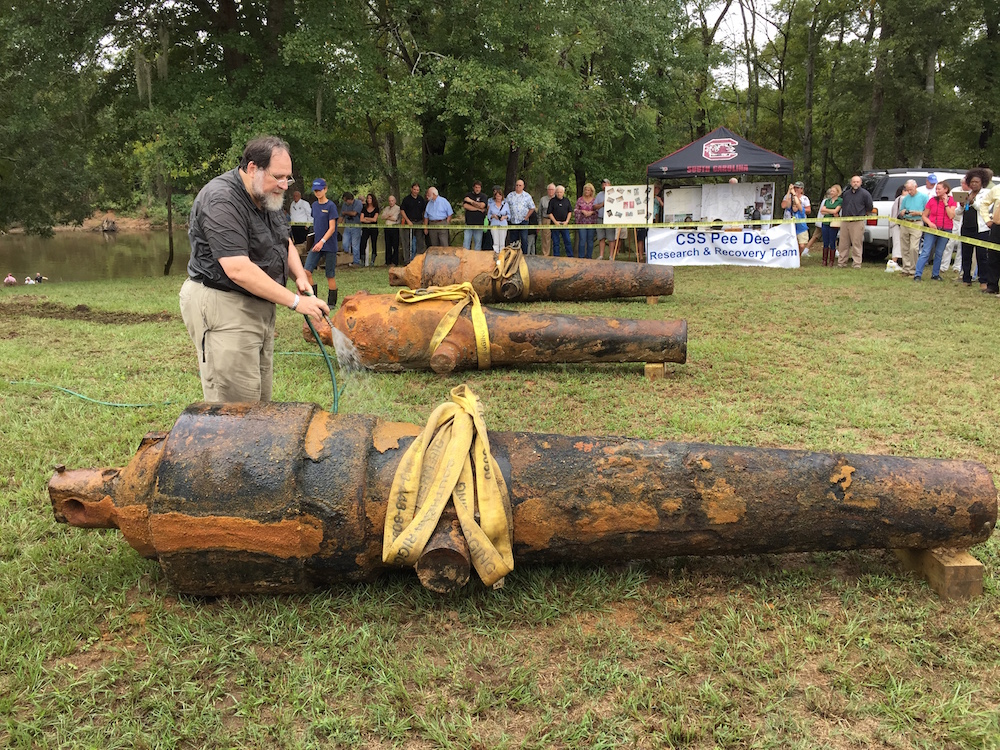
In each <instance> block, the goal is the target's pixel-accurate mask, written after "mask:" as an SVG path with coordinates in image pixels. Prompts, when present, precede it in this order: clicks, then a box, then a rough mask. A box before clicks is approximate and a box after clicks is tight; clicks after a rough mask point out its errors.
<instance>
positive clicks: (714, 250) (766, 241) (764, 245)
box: [646, 224, 799, 268]
mask: <svg viewBox="0 0 1000 750" xmlns="http://www.w3.org/2000/svg"><path fill="white" fill-rule="evenodd" d="M646 257H647V258H648V262H650V263H656V264H658V265H662V266H711V265H717V264H720V263H729V264H733V265H738V266H766V267H770V268H798V267H799V244H798V242H796V240H795V225H794V224H781V225H779V226H776V227H771V228H769V229H739V230H733V231H728V232H727V231H724V230H722V229H709V228H698V229H692V230H686V229H680V230H678V229H650V230H649V236H648V237H647V238H646Z"/></svg>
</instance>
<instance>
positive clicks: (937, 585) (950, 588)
mask: <svg viewBox="0 0 1000 750" xmlns="http://www.w3.org/2000/svg"><path fill="white" fill-rule="evenodd" d="M895 553H896V557H898V558H899V559H900V560H901V561H902V563H903V565H904V567H906V568H907V569H908V570H912V571H914V572H915V573H919V574H920V575H921V576H923V577H924V578H925V579H927V583H928V584H929V585H930V587H931V588H932V589H934V591H935V592H936V593H937V595H938V596H940V597H941V598H942V599H972V598H974V597H977V596H982V595H983V564H982V563H981V562H979V560H977V559H976V558H974V557H973V556H972V555H970V554H969V553H968V552H967V551H966V550H964V549H897V550H895Z"/></svg>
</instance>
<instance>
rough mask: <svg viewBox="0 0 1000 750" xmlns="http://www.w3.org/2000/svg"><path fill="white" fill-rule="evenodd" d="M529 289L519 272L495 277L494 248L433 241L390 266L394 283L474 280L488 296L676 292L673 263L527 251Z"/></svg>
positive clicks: (569, 297)
mask: <svg viewBox="0 0 1000 750" xmlns="http://www.w3.org/2000/svg"><path fill="white" fill-rule="evenodd" d="M524 262H525V264H526V266H527V269H528V284H527V293H525V284H524V279H522V278H521V274H520V272H517V273H515V274H514V275H513V276H511V277H510V278H508V279H498V278H493V277H492V275H491V274H492V273H493V269H494V268H496V260H495V259H494V255H493V253H491V252H483V251H480V250H463V249H462V248H457V247H431V248H428V249H427V252H425V253H422V254H420V255H418V256H417V257H415V258H414V259H413V260H412V261H410V263H409V264H408V265H406V266H397V267H396V268H391V269H389V283H390V284H391V285H392V286H405V287H409V288H410V289H422V288H426V287H430V286H448V285H450V284H460V283H462V282H463V281H468V282H471V283H472V286H473V287H474V288H475V290H476V293H477V294H478V295H479V298H480V299H481V300H482V301H483V302H514V301H518V302H536V301H540V300H565V301H573V300H576V301H584V300H601V299H617V298H622V297H652V296H658V295H661V294H673V291H674V269H673V267H672V266H657V265H649V264H646V263H622V262H620V261H606V262H605V261H602V262H595V261H592V260H584V259H581V258H548V257H545V256H542V255H525V256H524Z"/></svg>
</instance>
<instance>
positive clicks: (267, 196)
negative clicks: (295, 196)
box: [250, 174, 285, 211]
mask: <svg viewBox="0 0 1000 750" xmlns="http://www.w3.org/2000/svg"><path fill="white" fill-rule="evenodd" d="M263 183H264V176H263V174H261V175H260V179H259V180H258V177H257V175H254V179H253V182H252V183H251V185H250V187H251V191H250V193H251V195H253V197H254V198H255V199H256V200H258V201H259V202H260V204H261V205H262V206H263V207H264V210H265V211H280V210H281V207H282V206H283V205H284V204H285V193H284V191H282V193H281V195H275V194H274V193H265V192H264V191H263V190H262V189H261V185H262V184H263Z"/></svg>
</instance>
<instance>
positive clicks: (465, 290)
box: [396, 281, 490, 370]
mask: <svg viewBox="0 0 1000 750" xmlns="http://www.w3.org/2000/svg"><path fill="white" fill-rule="evenodd" d="M432 299H442V300H455V301H456V302H455V306H454V307H452V308H451V309H450V310H449V311H448V312H447V313H445V316H444V317H443V318H441V322H440V323H438V326H437V328H435V329H434V335H433V336H432V337H431V345H430V353H431V354H432V355H433V354H434V352H436V351H437V348H438V347H439V346H441V342H442V341H444V339H445V336H447V335H448V334H449V333H451V329H452V328H454V327H455V321H457V320H458V316H459V315H461V314H462V310H464V309H465V307H466V306H467V305H468V304H470V303H471V304H472V332H473V335H474V336H475V339H476V359H478V360H479V369H480V370H488V369H490V332H489V330H488V329H487V327H486V315H485V314H484V313H483V305H482V303H481V302H480V301H479V295H478V294H476V290H475V289H474V288H473V287H472V284H470V283H469V282H468V281H464V282H462V283H461V284H452V285H450V286H432V287H428V288H427V289H400V290H399V291H398V292H396V301H397V302H404V303H407V304H415V303H417V302H426V301H427V300H432Z"/></svg>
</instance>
